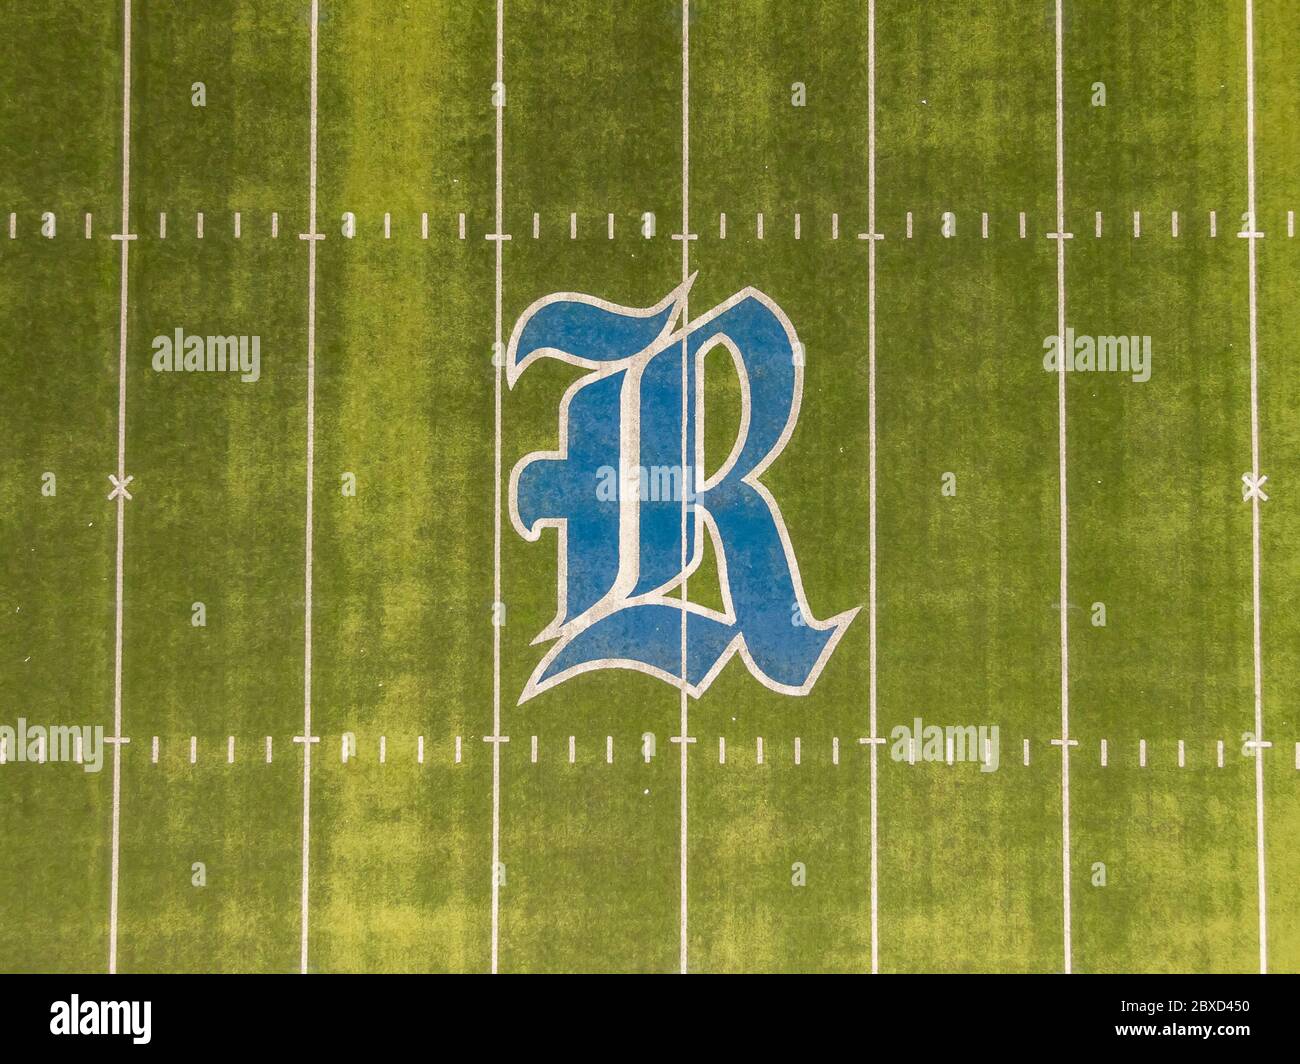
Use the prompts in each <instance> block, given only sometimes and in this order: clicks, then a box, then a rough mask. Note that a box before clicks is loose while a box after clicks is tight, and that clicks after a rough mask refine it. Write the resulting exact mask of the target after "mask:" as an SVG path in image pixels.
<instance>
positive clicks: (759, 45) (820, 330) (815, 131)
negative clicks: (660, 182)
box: [690, 3, 871, 972]
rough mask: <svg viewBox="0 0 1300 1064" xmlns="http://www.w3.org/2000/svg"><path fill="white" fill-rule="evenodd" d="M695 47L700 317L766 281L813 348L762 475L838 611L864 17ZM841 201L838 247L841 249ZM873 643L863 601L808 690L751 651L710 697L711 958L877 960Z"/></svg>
mask: <svg viewBox="0 0 1300 1064" xmlns="http://www.w3.org/2000/svg"><path fill="white" fill-rule="evenodd" d="M691 47H692V60H693V64H694V65H693V74H692V94H691V95H692V133H693V140H692V168H691V169H692V182H691V204H692V208H691V213H692V217H693V219H694V223H693V228H694V229H695V230H696V231H697V232H699V233H700V234H701V236H700V240H699V241H698V243H697V244H695V245H694V246H693V247H692V251H691V255H692V263H693V264H694V268H696V269H698V270H699V276H698V278H697V280H696V284H695V286H694V288H693V290H692V293H691V306H692V315H693V316H699V315H701V314H703V313H706V312H707V311H708V309H709V308H710V307H712V306H714V305H716V304H718V303H720V302H722V301H723V300H725V299H727V298H729V297H730V296H732V295H733V294H734V293H736V292H737V291H739V290H741V289H742V288H744V287H746V286H754V287H755V288H757V289H759V290H760V291H762V292H764V293H765V294H766V295H768V296H769V297H771V298H772V299H773V300H774V301H775V302H776V303H777V304H778V305H779V306H780V307H781V308H782V309H783V310H784V311H785V312H786V314H787V315H788V316H789V317H790V320H791V321H792V323H793V324H794V327H795V330H796V332H797V334H798V337H799V341H800V342H801V343H802V344H803V346H804V351H805V354H806V362H805V367H804V382H803V396H802V404H801V408H800V418H799V422H798V424H797V425H796V427H795V430H794V434H793V436H792V438H791V440H790V442H789V443H788V445H787V446H786V448H785V449H784V451H783V452H782V454H781V455H780V456H779V457H778V458H777V459H776V461H775V462H774V463H773V464H772V466H771V467H770V468H769V469H768V470H767V471H766V472H765V473H764V474H763V478H762V479H763V483H764V484H765V485H766V486H767V487H768V488H769V489H770V490H771V492H772V494H773V496H774V497H775V499H776V501H777V503H778V505H779V506H780V508H781V513H782V516H783V518H784V519H785V522H786V526H787V528H788V531H789V534H790V538H791V542H792V544H793V546H794V550H795V553H796V556H797V557H798V560H799V566H800V574H801V576H802V580H803V585H804V591H805V593H806V596H807V599H808V603H809V605H810V607H811V609H812V612H813V614H814V615H815V616H816V617H818V618H822V619H824V618H827V617H830V616H832V615H835V614H838V613H840V612H842V611H845V610H849V609H853V608H854V607H865V606H866V603H867V597H868V569H869V560H868V553H867V551H868V544H869V537H868V534H867V526H868V520H869V506H868V481H867V464H868V438H867V432H866V427H867V401H868V380H867V375H868V366H867V357H866V356H867V249H866V245H865V243H859V242H858V241H856V240H854V234H855V233H856V232H858V231H861V230H865V229H866V227H867V170H866V140H867V37H866V21H865V12H864V11H863V10H862V9H851V8H848V7H839V8H824V9H819V10H818V11H817V12H815V13H811V14H810V13H809V12H807V11H798V10H795V9H792V8H788V7H786V6H783V5H779V4H772V3H749V4H743V5H739V6H735V7H732V8H730V9H727V10H725V11H724V10H721V9H715V8H709V7H701V8H700V9H699V13H698V17H697V18H696V20H695V22H694V23H693V25H692V37H691ZM795 82H799V83H801V84H802V86H803V91H802V93H801V92H800V90H799V89H797V88H796V86H795ZM796 99H801V100H802V101H803V105H802V106H795V105H794V101H795V100H796ZM760 131H761V132H760ZM723 212H727V213H728V219H729V223H730V226H729V232H728V235H727V238H726V239H725V240H720V239H718V235H717V234H718V217H719V215H720V214H721V213H723ZM759 212H762V213H763V214H764V231H763V238H762V240H761V241H760V240H759V239H758V235H757V215H758V214H759ZM833 213H839V214H840V215H841V225H842V235H841V241H842V243H840V244H833V243H830V242H828V237H829V235H830V232H831V226H832V219H831V215H832V214H833ZM796 214H798V215H799V228H798V239H796V235H795V215H796ZM715 370H716V375H715V372H714V371H715ZM737 394H738V393H737V381H736V375H735V371H734V369H733V368H732V367H731V365H730V363H729V361H724V362H723V363H721V364H714V365H713V366H710V367H709V369H708V371H706V393H705V403H706V416H705V430H706V436H707V439H706V455H707V454H716V455H717V456H718V460H719V461H720V460H721V458H723V457H725V456H726V454H727V453H728V452H729V451H730V449H731V445H732V443H733V442H734V440H735V433H736V431H737V429H738V416H739V404H738V401H737ZM710 445H712V446H710ZM710 572H711V571H710ZM734 578H735V577H734V576H733V579H734ZM742 578H743V574H742ZM691 586H692V597H693V598H694V597H697V596H698V597H699V598H700V599H701V600H702V601H706V602H707V601H712V596H716V595H717V591H716V589H714V588H711V586H710V580H709V578H708V573H706V574H705V575H701V576H697V577H695V578H692V582H691ZM868 636H869V631H868V623H867V616H866V612H865V609H864V611H863V613H862V614H861V615H860V616H859V617H857V618H856V619H855V620H854V621H853V622H852V624H851V625H850V627H849V629H848V631H847V632H846V633H845V635H844V637H843V639H842V641H841V642H840V644H839V646H838V647H837V648H836V650H835V651H834V653H833V654H832V656H831V658H830V660H829V662H828V663H827V665H826V668H825V670H824V671H823V672H822V674H821V675H820V677H819V678H818V680H817V683H816V686H815V687H814V689H813V691H812V693H811V694H810V695H808V696H807V697H805V698H791V697H788V696H785V695H781V694H777V693H775V692H773V691H771V690H769V689H767V688H765V687H763V686H761V685H760V684H759V683H758V682H757V681H756V680H755V679H754V677H753V676H752V675H751V674H750V673H749V671H748V670H747V669H746V668H745V667H744V665H743V663H742V662H741V661H739V660H736V661H734V662H732V663H730V664H729V665H728V666H727V667H726V669H724V671H723V672H722V673H721V675H720V676H719V677H718V679H717V680H716V681H715V682H714V684H713V686H712V687H711V688H710V689H709V691H708V692H707V693H706V695H705V696H704V697H703V698H702V699H700V700H699V702H698V703H696V704H694V705H693V706H692V707H691V719H692V732H693V733H694V734H696V735H697V736H699V745H698V746H697V747H695V748H693V749H692V752H691V758H692V761H691V817H690V819H691V839H692V847H691V927H692V935H691V939H692V941H691V956H692V969H693V970H696V971H706V972H711V971H823V970H824V971H864V970H867V969H869V967H870V963H871V946H870V929H871V925H870V912H871V897H870V879H869V868H870V850H869V847H870V823H869V816H870V812H869V799H870V792H869V757H870V755H869V754H868V753H867V751H866V749H865V748H862V747H860V746H859V745H858V741H857V740H858V737H859V736H862V735H867V734H868V733H869V730H870V720H869V712H868V698H867V695H868V667H869V659H868ZM837 735H838V736H839V737H840V759H841V763H840V765H839V766H832V765H831V763H830V756H831V742H832V738H833V737H834V736H837ZM718 736H723V737H725V738H726V739H727V742H728V746H729V750H728V764H727V765H725V766H723V765H719V764H718V754H717V740H718ZM759 736H761V737H762V738H763V742H764V764H763V765H758V764H757V763H756V760H757V751H756V739H757V737H759ZM796 737H798V738H799V740H800V748H801V753H800V761H801V764H800V765H798V766H796V765H795V764H794V743H795V739H796ZM796 866H798V867H796ZM801 869H802V871H801ZM805 876H806V878H805ZM800 883H806V885H798V884H800Z"/></svg>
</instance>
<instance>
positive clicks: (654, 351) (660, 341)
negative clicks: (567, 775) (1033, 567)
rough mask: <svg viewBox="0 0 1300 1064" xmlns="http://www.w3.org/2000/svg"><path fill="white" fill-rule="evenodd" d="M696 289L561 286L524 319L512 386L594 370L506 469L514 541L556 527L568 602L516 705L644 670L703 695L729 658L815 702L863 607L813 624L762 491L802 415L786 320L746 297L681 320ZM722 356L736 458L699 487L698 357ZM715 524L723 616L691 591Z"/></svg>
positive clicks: (797, 350) (562, 593)
mask: <svg viewBox="0 0 1300 1064" xmlns="http://www.w3.org/2000/svg"><path fill="white" fill-rule="evenodd" d="M693 280H694V277H693V276H692V278H691V280H688V281H687V282H686V283H684V284H683V285H681V286H680V287H679V288H678V289H676V290H675V291H673V292H672V293H670V294H669V296H668V298H667V299H665V300H664V301H663V302H662V303H660V304H658V305H657V306H654V307H650V308H648V309H639V308H632V307H623V306H618V305H616V304H613V303H608V302H606V301H605V300H602V299H597V298H595V297H593V296H588V295H579V294H576V293H569V292H562V293H558V294H556V295H551V296H546V297H545V298H543V299H539V300H538V301H537V302H535V303H534V304H533V305H532V306H530V307H529V308H528V309H527V310H526V311H524V313H523V315H522V316H521V317H520V319H519V321H518V322H517V323H516V324H515V328H514V332H513V334H512V335H511V338H510V346H509V348H508V350H507V352H506V372H507V379H508V381H509V384H510V387H511V388H514V386H515V383H516V382H517V381H518V379H519V377H520V376H521V375H522V374H523V373H524V371H525V370H527V368H528V367H529V366H530V365H532V363H533V362H535V361H537V360H538V359H542V358H556V359H559V360H561V361H562V362H566V363H568V364H570V365H574V366H581V367H582V368H584V369H587V370H590V371H591V372H589V373H587V374H585V375H584V376H582V377H580V378H579V379H578V380H577V381H575V382H574V383H573V384H572V385H571V386H570V387H569V389H568V391H566V392H565V394H564V397H563V399H562V400H561V403H560V412H559V449H558V450H556V451H537V452H534V453H532V454H529V455H526V456H525V457H524V458H523V459H521V460H520V461H519V463H518V464H517V465H516V466H515V468H514V470H513V471H512V473H511V475H510V520H511V522H512V523H513V524H514V527H515V529H516V531H518V533H519V534H520V535H521V536H523V537H524V539H527V540H530V541H533V542H535V541H537V540H538V539H539V538H540V537H541V534H542V530H543V529H544V528H555V529H556V530H557V531H558V534H559V545H558V546H559V560H558V573H559V581H558V583H559V586H558V594H557V599H558V608H557V611H556V614H555V618H554V619H553V620H552V621H551V623H550V624H548V625H547V626H546V628H544V629H543V630H542V631H541V633H540V634H539V635H538V636H537V638H536V639H535V640H534V641H533V642H534V645H536V644H538V643H542V642H546V641H548V640H556V643H555V645H554V646H553V647H552V648H551V649H550V650H549V651H548V652H547V653H546V655H545V656H544V657H543V658H542V660H541V662H540V664H539V665H538V666H537V668H536V670H535V671H534V672H533V674H532V676H531V677H530V678H529V681H528V685H527V686H526V687H525V688H524V691H523V693H522V694H521V695H520V698H519V701H520V702H521V703H522V702H525V701H527V700H528V699H530V698H532V697H533V696H535V695H537V694H540V693H541V692H543V691H546V690H548V689H550V688H552V687H554V686H556V685H557V684H560V683H563V682H564V681H565V680H567V679H569V678H570V677H572V676H576V675H578V674H580V673H584V672H591V671H593V670H596V669H634V670H636V671H638V672H644V673H648V674H649V675H651V676H657V677H658V678H659V679H661V680H664V681H665V682H667V683H669V684H672V685H673V686H676V687H683V686H684V687H685V689H686V691H687V692H688V693H689V694H690V695H691V696H692V697H695V698H698V697H699V696H700V695H701V694H702V693H703V692H704V691H705V690H706V689H707V688H708V686H709V684H711V683H712V682H713V680H714V678H715V677H716V676H717V675H718V673H719V672H721V670H722V668H723V666H724V665H726V663H727V661H729V660H730V658H731V657H732V655H733V654H736V653H739V654H740V656H741V658H742V659H743V660H744V662H745V664H746V665H747V666H748V667H749V671H750V672H751V673H752V674H753V675H754V676H755V677H756V678H757V679H758V680H759V681H760V682H761V683H763V684H764V685H765V686H767V687H769V688H771V689H772V690H774V691H780V692H782V693H783V694H791V695H803V694H807V693H808V692H809V691H811V690H812V687H813V684H815V683H816V681H817V677H818V676H819V675H820V674H821V671H822V669H823V667H824V666H825V665H826V662H827V660H828V659H829V658H830V656H831V653H832V652H833V651H834V649H835V645H836V643H838V642H839V639H840V637H841V636H842V635H843V634H844V632H845V630H846V629H847V628H848V626H849V624H850V622H852V620H853V618H854V616H855V615H856V614H857V612H858V611H857V609H856V608H855V609H851V610H848V611H846V612H844V613H841V614H839V615H837V616H835V617H832V618H830V619H829V620H826V621H819V620H817V619H816V618H815V617H814V616H813V614H812V610H811V608H810V607H809V605H808V601H807V599H806V597H805V595H804V590H803V583H802V581H801V580H800V577H799V563H798V561H797V559H796V558H795V552H794V547H793V545H792V544H791V542H790V536H789V534H788V533H787V531H786V527H785V522H784V520H783V519H782V517H781V510H780V508H779V507H778V506H777V503H776V499H775V498H773V496H772V494H771V492H769V491H768V489H767V488H766V487H764V486H763V484H762V483H760V481H759V477H760V476H761V475H762V474H763V472H764V470H766V469H767V468H768V466H770V465H771V464H772V462H773V461H774V460H775V459H776V457H777V456H778V455H779V454H780V453H781V451H782V449H783V448H784V447H785V445H786V443H787V442H788V441H789V439H790V436H791V433H792V432H793V431H794V426H795V422H796V421H797V420H798V417H799V404H800V399H801V397H802V393H803V353H802V352H803V348H802V346H801V345H800V344H799V341H798V339H797V337H796V336H795V331H794V327H793V325H791V323H790V320H789V319H788V318H787V317H786V315H785V313H784V312H783V311H782V310H781V308H780V307H778V306H777V305H776V304H775V303H773V302H772V300H770V299H769V298H768V297H767V296H765V295H764V294H763V293H762V292H759V291H757V290H755V289H753V288H746V289H744V290H743V291H740V292H738V293H736V294H735V295H734V296H732V297H731V298H730V299H728V300H727V301H726V302H725V303H722V304H720V305H718V306H716V307H714V308H713V309H711V310H709V311H708V312H707V313H705V314H704V315H702V316H701V317H698V318H696V319H695V320H693V321H690V322H684V318H685V311H686V296H687V292H688V291H689V289H690V285H691V281H693ZM714 348H722V349H723V350H725V351H726V352H727V353H728V354H730V356H731V359H732V362H733V363H734V364H735V367H736V373H737V376H738V378H739V381H740V394H741V413H740V427H739V431H738V433H737V437H736V440H735V443H734V444H733V446H732V448H731V451H730V453H729V455H728V456H727V459H726V461H724V462H723V463H722V465H721V466H720V467H719V468H718V469H717V471H716V472H714V473H713V474H712V475H710V476H707V477H706V476H705V475H704V416H705V409H704V407H705V402H704V357H705V355H707V354H708V353H709V352H710V351H711V350H713V349H714ZM683 362H685V368H683ZM688 398H689V401H688ZM683 421H684V422H685V424H683ZM706 532H707V534H708V535H709V537H710V540H711V543H712V546H713V550H714V555H715V557H716V559H717V569H718V576H719V584H720V588H719V590H720V592H721V599H722V603H723V609H722V610H716V609H712V608H709V607H705V606H701V605H699V604H697V603H694V602H690V601H689V600H688V601H687V602H686V603H685V604H683V602H682V598H681V592H680V588H681V585H682V582H683V580H686V579H687V578H688V577H689V576H690V575H691V574H692V573H694V572H695V571H696V569H698V568H699V565H700V563H701V561H702V560H703V557H704V548H705V542H704V536H705V533H706ZM689 587H690V585H689V583H688V585H687V588H688V592H689ZM675 591H676V593H675V594H674V592H675ZM683 608H684V609H685V636H683V624H682V617H683V613H682V611H683ZM683 640H684V642H685V652H684V653H683ZM683 657H684V658H685V662H684V664H683ZM683 674H684V675H683Z"/></svg>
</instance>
